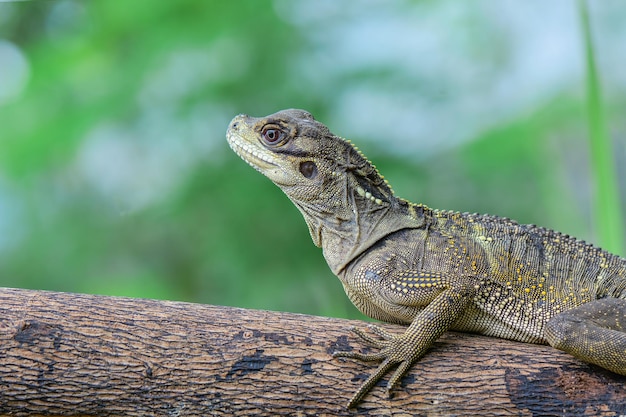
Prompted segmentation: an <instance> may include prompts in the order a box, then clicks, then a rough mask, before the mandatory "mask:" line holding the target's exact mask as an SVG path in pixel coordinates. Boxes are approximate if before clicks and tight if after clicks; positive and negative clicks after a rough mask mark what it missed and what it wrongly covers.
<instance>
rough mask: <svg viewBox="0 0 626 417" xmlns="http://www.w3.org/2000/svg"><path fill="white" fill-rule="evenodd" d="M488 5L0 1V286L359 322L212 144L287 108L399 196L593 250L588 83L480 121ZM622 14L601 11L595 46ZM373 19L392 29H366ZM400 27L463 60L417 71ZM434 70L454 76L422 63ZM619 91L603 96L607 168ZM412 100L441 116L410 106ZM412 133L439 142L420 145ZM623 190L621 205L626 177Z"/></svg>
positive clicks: (500, 25)
mask: <svg viewBox="0 0 626 417" xmlns="http://www.w3.org/2000/svg"><path fill="white" fill-rule="evenodd" d="M492 4H493V3H490V2H485V3H484V4H482V7H474V6H470V5H468V6H465V5H461V4H459V3H457V2H452V1H447V2H441V3H434V2H409V1H407V2H398V3H394V5H387V4H386V3H384V2H372V1H369V2H368V1H362V2H355V3H350V5H346V6H341V5H338V4H337V3H335V2H332V1H320V2H306V1H304V0H303V1H293V2H287V1H269V0H239V1H232V2H218V1H199V0H176V1H169V0H133V1H132V2H125V1H120V0H91V1H80V0H57V1H31V2H15V3H0V42H4V44H0V98H1V97H3V95H2V94H1V93H2V91H1V90H2V88H3V87H2V86H3V84H2V82H3V78H4V81H5V84H4V86H5V88H6V86H7V84H6V83H8V82H9V81H10V80H11V78H10V77H9V75H10V74H11V73H10V72H9V68H21V67H20V65H22V64H19V63H20V62H21V61H19V59H17V61H14V62H13V61H12V62H13V64H12V65H13V66H12V67H11V66H10V65H9V64H11V62H9V61H8V60H7V56H15V54H13V55H10V53H9V52H6V51H13V50H14V49H17V50H18V51H19V53H20V54H21V56H22V59H23V60H24V61H25V62H26V63H27V64H28V66H27V69H26V70H24V73H25V74H26V76H27V82H26V83H25V84H24V87H23V88H22V89H21V90H20V89H19V88H17V87H16V88H15V90H16V91H18V90H19V94H14V95H13V96H11V97H9V98H5V99H4V101H0V285H2V286H14V287H25V288H40V289H50V290H59V291H76V292H90V293H101V294H112V295H127V296H133V297H154V298H167V299H179V300H187V301H196V302H204V303H212V304H222V305H234V306H240V307H248V308H265V309H276V310H285V311H296V312H303V313H315V314H323V315H331V316H344V317H361V315H360V313H358V312H357V311H356V310H355V309H354V307H352V305H351V304H350V302H349V301H348V299H347V297H346V296H345V295H344V293H343V290H342V288H341V285H340V283H339V281H338V280H337V279H336V278H335V277H334V276H333V275H332V274H331V273H330V271H329V270H328V267H327V266H326V264H325V263H324V260H323V258H322V255H321V251H320V250H319V249H318V248H316V247H314V246H313V244H312V243H311V241H310V238H309V235H308V232H307V228H306V226H305V224H304V222H303V220H302V218H301V216H300V214H299V213H298V211H297V210H296V209H295V208H294V207H293V206H292V204H291V203H290V202H289V201H288V200H287V198H285V197H284V196H283V195H282V193H281V192H280V190H279V189H278V188H276V187H275V186H274V185H273V184H271V183H270V182H269V181H268V180H267V179H265V178H264V177H262V176H261V175H259V174H257V173H256V172H255V171H253V170H252V169H250V167H248V166H247V165H246V164H245V163H243V162H242V161H240V160H239V159H238V158H237V157H236V155H235V154H234V153H232V152H231V151H230V150H229V149H228V147H227V145H226V142H225V139H224V131H225V129H226V126H227V124H228V121H229V120H230V118H232V117H233V116H234V115H235V114H237V113H248V114H253V115H259V116H260V115H266V114H269V113H273V112H274V111H277V110H279V109H281V108H288V107H297V108H305V109H307V110H309V111H311V112H312V113H313V114H314V115H315V116H316V117H317V118H318V119H319V120H321V121H323V122H325V123H327V124H329V126H330V127H331V129H332V130H333V131H334V132H335V133H337V134H340V135H343V136H348V137H350V138H351V139H352V140H353V141H355V142H356V143H358V145H359V147H360V148H361V149H362V150H363V151H364V153H365V154H366V155H367V156H368V157H369V158H370V159H372V160H373V161H374V162H375V163H376V165H377V166H378V168H379V169H380V171H381V172H382V173H383V174H384V175H385V176H386V177H387V178H388V179H389V180H390V182H391V184H392V185H393V186H394V189H395V190H396V193H397V194H398V195H399V196H402V197H405V198H407V199H410V200H413V201H419V202H424V203H426V204H428V205H430V206H432V207H436V208H445V209H454V210H460V211H477V212H488V213H492V214H498V215H502V216H507V217H511V218H515V219H517V220H519V221H522V222H526V223H536V224H541V225H543V226H546V227H550V228H554V229H558V230H561V231H563V232H565V233H569V234H573V235H576V236H579V237H581V238H584V239H587V240H590V241H594V242H596V238H595V234H594V226H593V224H594V218H596V217H597V216H598V215H597V214H593V213H592V204H591V195H592V188H591V187H592V184H591V181H590V180H589V178H590V177H591V173H590V171H589V169H590V168H589V152H588V146H587V142H586V132H587V123H586V117H587V114H586V108H585V101H584V94H581V91H584V79H583V78H582V76H581V77H579V78H578V79H576V77H574V82H573V84H566V85H563V86H561V85H557V86H555V88H554V89H551V90H550V91H548V92H546V93H545V94H540V95H539V96H538V97H540V98H535V99H533V100H529V99H528V98H527V95H528V94H527V93H528V90H529V89H528V88H524V87H520V88H516V87H517V86H515V85H513V86H510V85H508V86H507V85H505V87H503V88H505V91H506V94H504V95H503V96H502V97H500V98H499V100H500V101H497V102H496V101H494V104H492V105H491V107H485V108H483V107H481V105H482V104H484V103H481V101H482V102H487V101H488V100H487V96H488V94H487V89H488V88H490V87H489V86H490V85H495V84H502V83H501V81H502V80H501V79H500V80H499V81H498V82H496V76H497V74H498V73H507V72H511V71H513V70H512V68H513V67H514V63H515V60H514V59H513V58H511V56H512V55H511V54H512V53H513V52H511V51H510V50H509V49H508V48H510V46H511V45H514V44H515V42H514V40H515V39H517V38H515V39H514V38H511V39H513V40H509V41H510V42H509V41H507V39H506V38H505V37H504V36H498V33H500V32H498V31H503V30H504V29H505V28H507V20H506V19H507V18H508V17H511V16H512V15H508V17H507V15H504V17H494V16H495V15H497V13H490V12H489V9H490V7H491V5H492ZM541 4H543V3H541ZM563 10H564V11H565V13H566V14H567V11H568V10H569V13H571V12H573V11H575V6H573V5H568V3H563V4H562V5H561V9H558V10H557V14H558V13H561V12H560V11H563ZM614 12H615V8H613V9H609V10H608V11H606V10H604V11H602V10H600V12H597V13H596V16H599V17H596V18H602V19H604V20H603V22H606V25H600V26H601V27H606V28H607V29H606V30H607V31H608V30H609V29H611V27H617V26H616V24H614V23H612V22H614V21H613V20H612V19H613V16H614V15H615V14H616V13H614ZM617 14H618V15H619V13H617ZM498 16H499V15H498ZM622 17H623V16H622ZM394 19H396V20H397V22H398V24H397V25H396V24H395V23H394V22H396V20H394ZM418 20H419V24H418V23H415V22H417V21H418ZM617 20H619V19H617ZM619 21H620V22H621V20H619ZM381 22H391V23H393V25H391V23H390V25H391V26H389V27H388V29H389V28H391V29H390V30H391V32H383V31H376V30H371V29H370V27H371V26H368V25H374V27H377V26H375V25H380V24H381ZM403 25H404V26H403ZM620 25H621V23H620ZM360 26H362V27H363V28H364V29H363V30H361V31H360V32H359V31H356V30H355V31H351V30H352V29H354V28H357V29H358V28H359V27H360ZM622 26H623V25H622ZM622 26H619V27H618V28H617V29H615V30H617V31H620V30H621V29H620V28H621V27H622ZM396 27H398V28H400V27H407V28H409V29H411V30H415V31H416V33H417V34H418V35H417V36H418V37H419V39H430V38H433V37H434V38H436V39H439V38H438V37H440V38H441V39H445V42H455V43H454V44H455V45H461V46H460V47H461V48H462V50H463V51H465V52H464V54H465V55H466V58H467V59H466V61H463V65H458V63H459V62H458V61H455V59H460V58H459V57H455V54H454V53H453V52H451V51H449V50H446V49H442V50H440V51H438V53H437V55H429V54H428V53H422V54H420V55H418V56H415V55H414V54H413V53H412V51H407V50H405V49H404V48H406V45H407V44H408V45H411V42H413V41H416V42H417V38H416V39H412V38H411V36H408V35H407V33H413V32H401V31H400V29H397V30H398V33H395V32H394V30H396V29H394V28H396ZM529 27H532V26H529ZM452 28H457V29H454V30H452ZM459 33H460V34H461V35H462V39H460V38H459V39H452V40H450V38H446V36H451V35H450V34H452V35H454V36H460V35H458V34H459ZM606 33H608V34H611V36H613V35H614V34H612V32H610V31H609V32H606ZM619 33H622V32H619ZM350 34H352V35H354V34H358V36H356V35H355V36H349V35H350ZM443 34H446V35H443ZM455 34H456V35H455ZM522 35H523V34H522ZM577 35H579V38H577V39H575V40H574V42H576V44H577V45H579V47H580V55H575V58H579V59H580V61H576V62H567V63H565V66H566V67H567V66H569V67H574V68H584V54H583V52H584V45H583V40H582V39H583V37H582V35H580V32H578V33H577ZM517 36H519V35H517ZM608 37H609V36H608V35H605V36H604V37H603V39H607V38H608ZM350 42H351V43H350ZM597 44H598V49H599V52H600V53H601V52H602V46H603V45H604V44H605V43H603V42H598V43H597ZM3 45H4V46H3ZM7 45H10V47H7ZM346 45H348V46H349V47H348V46H346ZM2 48H4V49H2ZM11 48H13V49H11ZM333 48H334V49H333ZM342 48H345V49H342ZM394 48H395V49H394ZM397 48H401V49H400V50H397ZM416 48H418V46H416ZM394 50H395V51H396V53H392V51H394ZM2 51H5V53H4V55H3V54H2ZM409 52H411V53H409ZM531 52H532V51H531ZM355 54H356V55H355ZM359 54H360V55H359ZM465 55H463V56H465ZM539 55H541V54H539ZM342 57H350V58H349V59H348V58H346V60H345V61H342V60H341V58H342ZM370 58H371V59H370ZM359 59H360V61H359ZM529 59H530V60H531V61H532V60H533V59H535V58H534V57H530V58H529ZM3 60H4V61H3ZM434 61H437V62H438V65H441V66H442V68H445V69H446V71H444V72H441V71H440V70H439V69H438V68H439V67H437V68H435V69H434V70H431V72H430V73H429V72H428V71H426V70H424V71H422V69H421V68H422V67H420V66H419V65H422V64H424V65H426V66H427V67H428V65H429V63H430V62H434ZM16 62H17V64H16ZM600 62H601V63H602V62H604V61H600ZM611 62H612V61H611ZM616 62H621V61H619V60H617V61H616ZM474 63H475V67H474V66H471V65H474ZM609 64H610V62H609V63H608V64H607V66H609V67H611V68H612V66H611V65H609ZM22 66H23V65H22ZM15 71H16V70H14V75H13V77H14V79H15V80H18V81H19V79H20V78H19V76H15ZM7 74H9V75H7ZM457 74H458V77H459V79H460V81H458V80H457V78H454V77H456V76H457ZM468 74H469V75H468ZM580 74H582V70H581V72H580ZM600 74H602V67H601V68H600ZM444 75H445V76H444ZM446 77H451V78H449V79H448V78H446ZM528 77H529V78H528V80H530V81H529V83H530V85H532V79H531V78H532V77H530V75H528ZM7 80H9V81H7ZM449 80H453V81H449ZM454 80H456V81H454ZM522 80H525V78H522ZM622 80H623V79H620V78H619V77H618V78H615V77H613V78H607V79H606V80H603V81H604V82H608V83H610V85H607V86H605V87H606V89H607V91H608V92H609V94H607V102H606V103H605V111H606V117H605V119H606V122H607V124H608V127H609V132H610V134H611V137H613V139H614V141H613V146H614V149H615V154H614V157H615V162H616V163H617V164H618V167H620V166H623V165H625V164H626V145H624V143H625V142H626V141H625V136H626V124H625V123H626V122H625V120H624V118H623V108H624V104H626V102H625V100H624V99H623V97H624V94H623V92H624V89H625V88H624V84H623V83H622ZM15 82H17V81H15ZM577 82H579V84H577ZM504 84H507V83H504ZM509 84H510V83H509ZM483 90H485V95H484V96H478V97H477V94H478V95H480V91H483ZM536 90H544V87H543V86H542V85H540V86H539V88H537V89H536ZM7 91H8V90H7ZM619 92H621V94H619ZM424 97H426V98H428V101H425V102H424V103H425V104H424V105H422V104H420V105H421V106H422V107H420V108H421V109H423V111H424V112H433V111H439V113H428V114H429V115H431V114H443V115H444V116H445V119H442V120H441V121H437V120H439V119H436V118H433V117H430V116H428V117H423V116H420V113H421V112H419V111H417V110H414V108H412V107H411V105H412V104H414V103H416V102H418V101H419V100H423V99H424ZM458 103H463V104H462V105H461V104H458ZM520 103H521V104H520ZM528 103H530V104H528ZM394 106H398V107H394ZM463 106H465V107H463ZM508 106H512V107H511V108H512V109H513V110H511V109H510V108H509V107H508ZM398 108H401V109H405V112H404V113H399V112H398V110H397V109H398ZM407 109H408V110H407ZM450 109H453V110H452V111H451V110H450ZM459 109H465V110H463V111H460V110H459ZM476 109H478V110H476ZM481 109H482V110H481ZM504 109H509V110H506V111H504ZM475 111H477V113H475ZM407 114H409V116H410V117H407ZM424 114H426V113H424ZM463 114H468V115H469V116H465V117H464V116H463ZM372 115H375V117H373V116H372ZM426 119H432V120H431V122H433V120H435V121H434V122H433V123H439V125H438V127H437V128H436V129H432V131H429V133H428V134H425V133H424V131H428V130H429V128H427V126H429V125H428V124H427V123H428V120H426ZM375 123H379V125H376V124H375ZM376 126H380V127H379V128H377V127H376ZM377 129H378V130H377ZM448 132H453V133H454V135H456V136H454V135H452V134H450V135H448ZM619 172H620V173H621V174H625V172H624V171H623V170H622V171H619ZM617 184H618V185H619V186H620V187H621V191H620V198H622V199H623V198H624V196H625V195H626V191H625V187H626V183H625V181H624V180H623V175H622V176H620V177H619V178H618V181H617ZM622 218H623V213H622ZM623 232H624V231H622V234H623ZM622 255H624V254H622Z"/></svg>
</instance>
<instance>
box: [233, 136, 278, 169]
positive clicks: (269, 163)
mask: <svg viewBox="0 0 626 417" xmlns="http://www.w3.org/2000/svg"><path fill="white" fill-rule="evenodd" d="M227 139H228V145H229V146H230V148H231V149H232V150H233V151H234V152H235V153H236V154H237V155H239V157H240V158H241V159H243V160H244V161H246V162H247V163H248V165H250V166H251V167H252V168H254V169H256V170H257V171H259V172H261V171H262V170H266V169H269V168H272V167H276V166H278V164H276V163H274V161H273V158H272V156H271V154H270V155H268V154H267V153H265V152H263V150H261V149H259V148H256V147H254V146H252V145H250V144H249V143H248V142H246V141H244V140H243V139H241V138H240V137H239V136H237V135H234V134H229V135H228V136H227Z"/></svg>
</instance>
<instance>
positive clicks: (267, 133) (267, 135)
mask: <svg viewBox="0 0 626 417" xmlns="http://www.w3.org/2000/svg"><path fill="white" fill-rule="evenodd" d="M261 136H263V140H264V141H265V143H267V144H268V145H276V144H278V143H279V142H281V141H282V140H283V138H284V137H285V132H283V131H282V130H280V129H273V128H271V127H268V128H264V129H263V131H262V132H261Z"/></svg>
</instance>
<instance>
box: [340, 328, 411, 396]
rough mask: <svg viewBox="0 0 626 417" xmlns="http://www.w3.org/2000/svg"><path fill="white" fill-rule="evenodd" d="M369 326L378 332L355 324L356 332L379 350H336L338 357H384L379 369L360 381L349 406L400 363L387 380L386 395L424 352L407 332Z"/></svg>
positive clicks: (366, 359) (366, 360)
mask: <svg viewBox="0 0 626 417" xmlns="http://www.w3.org/2000/svg"><path fill="white" fill-rule="evenodd" d="M368 329H369V330H370V331H371V332H373V333H374V334H376V335H377V336H379V338H375V337H372V336H370V335H369V334H367V333H365V332H364V331H363V330H361V329H357V328H353V329H352V331H353V332H354V333H356V334H357V335H358V336H359V337H360V338H361V339H362V340H363V341H365V342H366V343H367V344H369V345H371V346H374V347H376V348H378V349H380V352H377V353H368V354H364V353H357V352H334V353H333V357H335V358H351V359H357V360H360V361H364V362H372V361H382V362H381V364H380V365H379V366H378V369H376V371H375V372H374V373H373V374H371V375H370V376H369V378H367V380H366V381H365V382H364V383H363V384H362V385H361V387H360V388H359V390H358V391H357V392H356V393H355V394H354V395H353V396H352V399H351V400H350V402H349V403H348V408H353V407H354V406H356V405H357V404H358V403H359V401H361V399H363V397H364V396H365V394H367V393H368V392H369V390H371V389H372V387H374V385H376V383H377V382H378V381H380V379H381V378H382V377H383V376H385V374H386V373H387V372H389V370H390V369H392V368H393V367H394V366H397V369H396V370H395V372H394V373H393V375H392V376H391V378H390V379H389V381H388V382H387V395H390V392H391V389H392V388H393V387H394V386H395V385H396V384H397V383H398V382H399V381H400V379H401V378H402V376H403V375H404V374H405V373H406V372H407V371H408V370H409V368H410V367H411V365H412V364H413V362H415V361H416V360H417V359H418V358H419V357H420V356H421V355H420V352H419V350H418V351H417V352H416V349H415V345H412V344H411V343H410V341H409V340H407V339H406V337H405V335H392V334H391V333H388V332H387V331H385V330H383V329H381V328H380V327H378V326H373V325H370V326H368Z"/></svg>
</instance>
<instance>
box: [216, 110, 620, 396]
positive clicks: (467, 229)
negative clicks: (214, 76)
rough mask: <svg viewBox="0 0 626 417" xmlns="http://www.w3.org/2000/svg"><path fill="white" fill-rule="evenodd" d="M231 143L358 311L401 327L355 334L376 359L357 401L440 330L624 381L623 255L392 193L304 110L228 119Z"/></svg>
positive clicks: (404, 366)
mask: <svg viewBox="0 0 626 417" xmlns="http://www.w3.org/2000/svg"><path fill="white" fill-rule="evenodd" d="M227 139H228V143H229V144H230V146H231V148H232V149H233V150H234V151H235V152H236V153H237V154H238V155H239V156H240V157H241V158H242V159H244V160H245V161H246V162H248V163H249V164H250V165H251V166H253V167H254V168H255V169H257V170H258V171H259V172H261V173H262V174H264V175H265V176H267V177H268V178H269V179H270V180H272V181H273V182H274V183H275V184H276V185H278V186H279V187H280V188H281V189H282V190H283V191H284V192H285V194H287V196H288V197H289V198H290V199H291V201H292V202H293V203H294V204H295V205H296V207H298V209H299V210H300V211H301V212H302V214H303V216H304V219H305V220H306V223H307V225H308V226H309V232H310V233H311V237H312V239H313V242H314V243H315V244H316V245H317V246H318V247H321V248H322V249H323V253H324V257H325V258H326V261H327V262H328V265H329V266H330V268H331V270H332V271H333V273H335V275H337V277H338V278H339V279H340V280H341V283H342V284H343V287H344V289H345V291H346V294H347V295H348V297H349V298H350V300H351V301H352V302H353V303H354V305H355V306H356V307H357V308H358V309H359V310H360V311H362V312H363V313H364V314H366V315H368V316H370V317H372V318H374V319H377V320H381V321H386V322H391V323H402V324H408V325H409V326H408V328H407V330H406V331H405V332H404V333H403V334H401V335H391V334H389V333H387V332H385V331H383V330H382V329H380V328H378V327H375V326H370V330H371V331H372V332H373V333H374V334H375V335H376V336H377V337H372V336H370V335H368V334H366V333H364V332H363V331H361V330H355V332H356V333H357V334H358V335H359V336H360V337H361V338H362V339H363V340H364V341H365V342H367V343H369V344H371V345H373V346H375V347H378V348H379V349H380V351H379V352H378V353H373V354H360V353H353V352H336V353H335V355H334V356H335V357H346V358H356V359H359V360H362V361H379V362H381V364H380V365H379V367H378V369H377V370H376V371H375V372H374V373H373V374H372V375H371V376H370V377H369V379H368V380H367V381H366V382H365V383H364V384H363V385H362V386H361V388H360V389H359V390H358V391H357V393H356V394H355V395H354V396H353V397H352V399H351V400H350V403H349V407H354V406H355V405H356V404H357V403H358V402H359V401H360V400H361V399H362V398H363V396H364V395H365V394H366V393H367V392H368V391H369V390H370V389H371V388H372V387H373V386H374V385H375V384H376V382H377V381H378V380H380V379H381V378H382V377H383V376H384V375H385V374H386V373H387V372H388V371H390V370H391V369H393V368H394V367H396V369H395V371H394V373H393V374H392V376H391V378H390V379H389V382H388V384H387V389H388V391H389V390H391V388H392V387H393V386H394V385H395V384H396V383H397V382H398V381H399V380H400V378H401V377H402V376H403V375H404V374H405V373H406V372H407V371H408V369H409V368H410V367H411V365H412V364H413V363H414V362H415V361H416V360H418V359H419V358H420V357H421V356H423V355H424V353H425V352H426V351H427V350H428V348H429V347H430V346H431V345H432V344H433V342H434V341H435V340H437V338H438V337H439V336H441V334H442V333H443V332H445V331H446V330H458V331H466V332H475V333H481V334H485V335H491V336H497V337H502V338H506V339H512V340H518V341H522V342H529V343H547V344H550V345H552V346H554V347H555V348H557V349H561V350H564V351H566V352H569V353H571V354H572V355H574V356H576V357H578V358H580V359H582V360H585V361H587V362H590V363H594V364H597V365H599V366H602V367H604V368H606V369H609V370H611V371H613V372H616V373H619V374H622V375H626V330H625V329H626V259H623V258H620V257H618V256H616V255H612V254H610V253H608V252H605V251H603V250H601V249H598V248H596V247H594V246H591V245H589V244H587V243H585V242H583V241H580V240H576V239H574V238H572V237H570V236H567V235H563V234H560V233H558V232H554V231H552V230H547V229H544V228H541V227H537V226H534V225H522V224H518V223H517V222H515V221H512V220H509V219H506V218H501V217H496V216H487V215H479V214H468V213H458V212H452V211H439V210H433V209H430V208H428V207H426V206H424V205H420V204H413V203H410V202H407V201H405V200H403V199H400V198H397V197H395V196H394V194H393V191H392V190H391V188H390V187H389V185H388V184H387V182H386V181H385V180H384V179H383V177H382V176H380V174H379V173H378V171H377V170H376V168H375V167H374V166H373V165H372V164H371V163H370V162H369V161H368V160H367V159H366V158H365V157H364V156H363V155H362V154H361V153H360V152H359V151H358V149H357V148H356V147H354V146H353V145H352V144H351V143H350V142H349V141H346V140H344V139H341V138H339V137H337V136H335V135H333V134H332V133H331V132H330V131H329V130H328V128H327V127H326V126H324V125H323V124H321V123H319V122H317V121H315V120H314V119H313V117H312V116H311V115H310V114H309V113H307V112H305V111H303V110H283V111H281V112H278V113H276V114H273V115H270V116H267V117H263V118H253V117H249V116H245V115H239V116H237V117H235V118H234V119H233V120H232V122H231V123H230V126H229V128H228V132H227Z"/></svg>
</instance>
